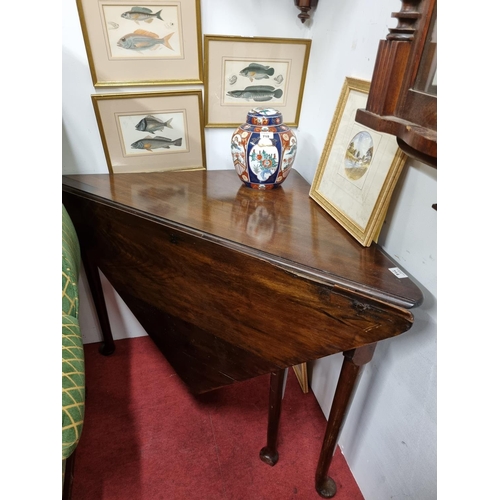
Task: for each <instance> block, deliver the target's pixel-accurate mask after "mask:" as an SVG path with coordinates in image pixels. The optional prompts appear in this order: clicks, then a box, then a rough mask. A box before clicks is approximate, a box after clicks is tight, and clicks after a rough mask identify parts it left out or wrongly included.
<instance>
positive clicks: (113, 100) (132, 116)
mask: <svg viewBox="0 0 500 500" xmlns="http://www.w3.org/2000/svg"><path fill="white" fill-rule="evenodd" d="M91 98H92V104H93V106H94V111H95V115H96V120H97V124H98V127H99V133H100V135H101V140H102V144H103V148H104V154H105V156H106V162H107V164H108V170H109V172H110V173H111V174H115V173H134V172H164V171H169V170H204V169H205V168H206V157H205V136H204V131H203V110H202V97H201V90H189V91H185V92H181V91H178V92H147V93H117V94H111V93H107V94H94V95H92V96H91ZM150 117H153V118H154V119H155V120H156V121H154V122H153V123H151V118H150ZM148 118H149V119H150V121H149V122H147V121H146V119H148Z"/></svg>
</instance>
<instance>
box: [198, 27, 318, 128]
mask: <svg viewBox="0 0 500 500" xmlns="http://www.w3.org/2000/svg"><path fill="white" fill-rule="evenodd" d="M310 50H311V40H308V39H295V38H253V37H252V38H245V37H236V36H217V35H205V37H204V54H205V60H204V70H205V74H204V82H205V126H206V127H237V126H238V125H240V124H241V123H243V122H244V121H245V119H246V115H247V113H248V111H249V110H250V109H252V108H254V107H256V106H262V105H264V106H272V107H273V108H274V109H277V110H278V111H280V112H281V113H282V115H283V122H284V123H286V124H287V125H288V126H291V127H297V126H298V124H299V118H300V108H301V105H302V95H303V92H304V85H305V81H306V72H307V64H308V62H309V53H310Z"/></svg>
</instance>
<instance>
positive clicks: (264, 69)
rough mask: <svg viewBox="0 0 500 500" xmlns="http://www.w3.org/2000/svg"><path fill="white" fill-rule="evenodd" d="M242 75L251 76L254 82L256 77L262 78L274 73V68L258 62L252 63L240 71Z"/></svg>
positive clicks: (257, 78)
mask: <svg viewBox="0 0 500 500" xmlns="http://www.w3.org/2000/svg"><path fill="white" fill-rule="evenodd" d="M240 75H241V76H246V77H248V78H250V81H251V82H253V80H254V79H255V80H262V79H263V78H269V77H270V76H272V75H274V68H271V67H270V66H262V64H258V63H251V64H249V65H248V66H247V67H246V68H243V69H242V70H241V71H240Z"/></svg>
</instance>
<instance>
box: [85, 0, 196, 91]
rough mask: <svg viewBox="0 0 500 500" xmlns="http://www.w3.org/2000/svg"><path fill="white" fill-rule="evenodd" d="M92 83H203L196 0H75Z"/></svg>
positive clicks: (116, 85)
mask: <svg viewBox="0 0 500 500" xmlns="http://www.w3.org/2000/svg"><path fill="white" fill-rule="evenodd" d="M76 1H77V7H78V14H79V17H80V24H81V27H82V32H83V38H84V42H85V48H86V51H87V57H88V61H89V67H90V73H91V77H92V83H93V85H94V87H96V88H101V87H129V86H153V85H183V84H198V83H202V78H203V67H202V56H201V54H202V46H201V21H200V19H201V16H200V0H172V1H170V0H151V1H149V0H148V1H144V0H76Z"/></svg>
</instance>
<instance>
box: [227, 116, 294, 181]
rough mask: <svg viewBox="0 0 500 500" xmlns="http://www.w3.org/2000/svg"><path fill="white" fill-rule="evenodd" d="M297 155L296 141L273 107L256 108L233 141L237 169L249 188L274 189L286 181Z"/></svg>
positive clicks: (232, 147)
mask: <svg viewBox="0 0 500 500" xmlns="http://www.w3.org/2000/svg"><path fill="white" fill-rule="evenodd" d="M296 152H297V138H296V137H295V134H294V133H293V131H292V130H290V128H289V127H288V126H287V125H285V124H284V123H283V116H282V114H281V113H280V112H279V111H277V110H276V109H273V108H254V109H252V110H251V111H249V112H248V114H247V121H246V123H243V124H241V125H240V126H239V127H238V128H237V129H236V130H235V131H234V133H233V136H232V138H231V153H232V155H233V163H234V168H235V169H236V173H237V174H238V176H239V178H240V179H241V181H242V182H243V184H245V185H246V186H248V187H250V188H254V189H273V188H275V187H278V186H279V185H280V184H282V183H283V181H284V180H285V179H286V177H287V176H288V174H289V173H290V170H291V169H292V166H293V162H294V160H295V154H296Z"/></svg>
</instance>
